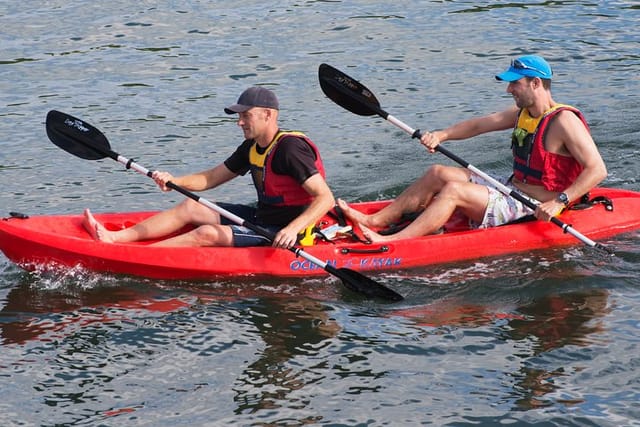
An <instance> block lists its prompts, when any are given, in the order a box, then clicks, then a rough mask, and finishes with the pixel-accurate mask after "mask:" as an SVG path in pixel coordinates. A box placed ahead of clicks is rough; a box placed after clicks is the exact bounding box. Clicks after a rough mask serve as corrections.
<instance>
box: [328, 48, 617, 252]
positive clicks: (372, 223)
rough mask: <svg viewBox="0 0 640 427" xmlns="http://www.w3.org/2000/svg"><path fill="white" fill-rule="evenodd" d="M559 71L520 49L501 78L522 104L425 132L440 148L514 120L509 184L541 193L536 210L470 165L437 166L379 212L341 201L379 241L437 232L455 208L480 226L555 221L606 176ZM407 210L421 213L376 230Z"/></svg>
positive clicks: (427, 141) (425, 141)
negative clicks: (395, 227)
mask: <svg viewBox="0 0 640 427" xmlns="http://www.w3.org/2000/svg"><path fill="white" fill-rule="evenodd" d="M552 76H553V72H552V71H551V66H550V65H549V64H548V63H547V61H545V60H544V59H543V58H542V57H540V56H537V55H525V56H521V57H520V58H518V59H515V60H513V61H512V62H511V65H510V66H509V68H508V69H507V70H506V71H504V72H503V73H500V74H498V75H496V79H497V80H499V81H504V82H507V83H508V84H507V92H508V93H510V94H511V95H512V97H513V100H514V101H515V105H513V106H512V107H510V108H508V109H506V110H504V111H501V112H498V113H493V114H489V115H487V116H483V117H477V118H472V119H469V120H465V121H462V122H459V123H456V124H454V125H452V126H450V127H448V128H446V129H443V130H436V131H433V132H425V133H424V134H423V136H422V138H421V140H420V142H421V143H422V145H424V146H425V147H426V148H427V149H428V150H429V151H430V152H432V153H433V152H435V151H436V147H437V146H438V145H439V144H440V143H442V142H444V141H447V140H460V139H467V138H471V137H474V136H477V135H480V134H483V133H487V132H493V131H499V130H507V129H510V128H513V133H512V136H511V147H512V151H513V173H512V175H511V177H510V178H509V179H508V180H506V181H507V182H505V184H506V185H507V186H511V188H513V189H515V190H516V191H519V192H521V193H522V194H523V195H524V196H526V197H528V198H530V199H531V200H533V201H539V202H540V204H539V205H538V207H537V209H536V211H535V212H532V211H531V210H530V209H529V208H528V207H526V206H524V205H523V204H522V203H520V202H519V201H517V200H515V199H514V198H513V197H510V196H507V195H504V194H502V193H501V192H500V191H498V190H497V189H495V188H493V187H492V186H491V185H490V183H488V182H485V181H484V180H483V179H482V178H481V177H478V176H475V175H473V174H472V173H471V171H470V170H469V169H467V168H460V167H453V166H443V165H435V166H432V167H431V168H430V169H429V170H428V171H427V172H426V173H425V174H424V175H423V176H422V177H421V178H420V179H418V180H417V181H416V182H414V183H413V184H412V185H411V186H409V187H408V188H407V189H405V190H404V191H403V192H402V194H400V195H399V196H398V197H397V198H396V199H395V201H394V202H393V203H391V204H390V205H388V206H387V207H385V208H384V209H382V210H380V211H378V212H376V213H374V214H370V215H365V214H363V213H361V212H359V211H357V210H355V209H352V208H350V207H349V206H348V205H347V204H346V203H345V202H344V201H342V200H338V206H340V207H341V208H342V210H343V211H344V213H345V215H346V216H348V217H350V218H351V219H352V220H353V221H354V222H357V223H358V224H359V225H360V226H361V229H362V231H363V233H364V235H365V237H367V238H368V239H369V240H371V241H376V242H379V241H385V240H391V239H400V238H411V237H417V236H422V235H425V234H431V233H434V232H437V231H438V230H440V229H441V227H442V226H443V225H444V224H445V223H446V222H447V220H448V219H449V217H451V215H452V214H453V213H454V211H456V210H457V211H459V212H462V213H463V214H464V215H465V216H467V217H468V218H469V222H470V225H471V226H473V227H476V228H486V227H494V226H498V225H501V224H505V223H508V222H511V221H515V220H517V219H520V218H522V217H524V216H528V215H531V214H535V216H536V217H537V218H538V219H541V220H544V221H549V220H550V219H551V218H552V217H554V216H556V215H558V214H559V213H560V212H561V211H562V210H563V209H564V208H566V207H568V206H569V204H570V203H571V202H573V201H575V200H578V199H580V198H581V196H583V195H585V194H587V193H588V192H589V190H591V189H592V188H593V187H595V186H596V185H598V184H599V183H600V182H601V181H602V180H603V179H604V178H605V177H606V176H607V169H606V167H605V164H604V162H603V160H602V157H601V156H600V153H599V152H598V148H597V147H596V144H595V143H594V141H593V139H592V138H591V135H590V133H589V128H588V126H587V122H586V121H585V119H584V117H583V116H582V114H581V113H580V111H578V110H577V109H576V108H574V107H571V106H569V105H564V104H558V103H556V102H555V101H554V100H553V98H552V97H551V79H552ZM406 214H413V216H414V217H415V220H413V221H412V222H411V223H410V224H409V225H407V226H406V227H405V228H403V229H402V230H400V231H398V232H396V233H394V234H385V235H383V234H381V233H377V232H375V230H376V229H381V228H384V227H386V226H388V225H389V224H394V223H397V222H398V221H399V220H400V219H401V218H402V217H403V215H406ZM434 250H436V251H437V248H434Z"/></svg>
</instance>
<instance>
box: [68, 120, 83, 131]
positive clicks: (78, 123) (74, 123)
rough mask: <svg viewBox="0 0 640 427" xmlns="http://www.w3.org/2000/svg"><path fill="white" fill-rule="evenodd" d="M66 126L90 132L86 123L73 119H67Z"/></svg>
mask: <svg viewBox="0 0 640 427" xmlns="http://www.w3.org/2000/svg"><path fill="white" fill-rule="evenodd" d="M64 124H65V125H67V126H71V127H72V128H76V129H78V130H80V131H82V132H89V128H87V127H86V126H85V125H84V123H82V121H80V120H78V119H76V120H71V119H65V120H64Z"/></svg>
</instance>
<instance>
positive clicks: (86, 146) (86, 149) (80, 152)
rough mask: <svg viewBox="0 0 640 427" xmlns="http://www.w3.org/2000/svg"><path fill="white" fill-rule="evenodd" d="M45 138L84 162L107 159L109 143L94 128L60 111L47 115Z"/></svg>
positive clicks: (50, 112)
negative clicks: (84, 160)
mask: <svg viewBox="0 0 640 427" xmlns="http://www.w3.org/2000/svg"><path fill="white" fill-rule="evenodd" d="M46 127H47V136H48V137H49V139H50V140H51V142H53V143H54V144H55V145H57V146H58V147H60V148H62V149H63V150H65V151H67V152H69V153H71V154H73V155H75V156H78V157H80V158H81V159H86V160H98V159H103V158H105V157H108V156H109V155H110V152H111V147H110V146H109V141H108V140H107V137H106V136H104V135H103V133H102V132H100V131H99V130H98V129H96V128H95V127H93V126H91V125H90V124H89V123H86V122H84V121H82V120H80V119H77V118H75V117H73V116H70V115H69V114H65V113H62V112H60V111H56V110H51V111H49V113H47V121H46Z"/></svg>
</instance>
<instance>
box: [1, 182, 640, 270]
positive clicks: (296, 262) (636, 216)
mask: <svg viewBox="0 0 640 427" xmlns="http://www.w3.org/2000/svg"><path fill="white" fill-rule="evenodd" d="M591 198H592V200H593V199H596V200H597V199H601V200H605V201H606V202H607V203H598V204H593V205H590V206H588V207H586V208H585V209H580V210H567V211H565V212H563V213H562V215H561V216H560V218H561V219H562V221H564V222H565V223H567V224H570V225H571V226H572V227H573V228H574V229H575V230H578V231H580V232H581V233H582V234H583V235H585V236H587V237H588V238H590V239H594V240H597V239H603V238H608V237H611V236H614V235H617V234H621V233H625V232H630V231H633V230H636V229H640V193H639V192H634V191H629V190H621V189H611V188H596V189H594V190H593V191H592V192H591ZM388 203H390V201H389V200H386V201H372V202H361V203H353V204H351V206H352V207H354V208H356V209H358V210H361V211H363V212H366V213H371V212H375V211H376V210H379V209H381V208H382V207H383V206H385V205H386V204H388ZM154 213H155V212H125V213H96V214H94V215H95V217H96V218H97V219H98V220H99V221H101V222H102V223H103V224H104V225H105V226H106V227H107V228H109V229H112V230H116V229H121V228H124V227H130V226H131V225H133V224H135V223H137V222H140V221H142V220H144V219H145V218H147V217H149V216H150V215H153V214H154ZM82 220H83V217H82V215H80V214H78V215H41V216H29V217H26V215H24V216H23V217H19V216H12V217H8V218H4V219H3V220H2V221H0V250H2V252H4V254H5V255H6V257H7V258H8V259H10V260H11V261H13V262H14V263H16V264H17V265H19V266H20V267H22V268H24V269H25V270H36V269H42V268H48V267H55V268H59V267H62V268H69V267H81V268H84V269H87V270H91V271H96V272H108V273H115V274H125V275H133V276H142V277H148V278H156V279H209V278H214V277H221V276H227V277H228V276H249V275H258V276H260V275H268V276H311V275H325V274H326V271H325V270H324V269H323V268H321V267H318V266H317V265H315V264H313V263H311V262H309V261H307V260H305V259H302V258H300V257H297V256H296V255H295V254H294V253H292V252H290V251H287V250H283V249H275V248H272V247H250V248H226V247H198V248H163V247H154V246H150V243H152V242H149V241H147V242H137V243H126V244H112V243H102V242H97V241H94V240H93V239H92V238H91V237H90V236H89V234H88V233H87V232H86V230H85V229H84V228H83V225H82ZM336 221H337V220H336V218H335V217H334V216H331V215H328V216H326V217H325V218H324V220H323V223H322V226H323V227H328V226H330V225H332V224H335V223H336ZM580 244H581V242H580V241H579V240H577V239H576V238H575V237H574V236H572V235H570V234H567V233H564V232H563V230H562V229H561V228H560V227H558V226H556V225H554V224H552V223H548V222H542V221H537V220H532V221H526V222H520V223H515V224H508V225H503V226H500V227H494V228H488V229H480V230H478V229H469V228H468V226H467V221H466V220H464V218H460V217H456V216H454V217H453V218H452V219H451V220H450V221H449V222H448V223H447V224H446V225H445V227H444V232H443V233H440V234H434V235H428V236H423V237H419V238H412V239H400V240H395V241H390V242H384V244H367V243H363V242H360V241H358V240H357V239H355V238H353V237H352V236H349V235H348V234H345V235H344V236H340V237H339V238H337V239H334V240H331V241H327V240H324V239H320V238H317V239H316V241H315V244H313V245H311V246H305V247H304V250H305V251H306V252H308V253H309V254H312V255H313V256H315V257H317V258H319V259H321V260H323V261H325V262H326V263H327V264H328V265H332V266H334V267H336V268H348V269H352V270H356V271H387V270H403V269H410V268H415V267H422V266H428V265H432V264H440V263H448V262H456V261H463V260H470V259H477V258H481V257H489V256H498V255H504V254H510V253H517V252H524V251H530V250H535V249H543V248H551V247H556V246H570V245H580Z"/></svg>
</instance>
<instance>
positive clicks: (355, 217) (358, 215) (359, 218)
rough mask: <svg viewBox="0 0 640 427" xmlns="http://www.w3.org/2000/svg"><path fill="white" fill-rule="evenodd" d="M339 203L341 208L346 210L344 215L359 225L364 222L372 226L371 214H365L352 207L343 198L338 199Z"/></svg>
mask: <svg viewBox="0 0 640 427" xmlns="http://www.w3.org/2000/svg"><path fill="white" fill-rule="evenodd" d="M337 204H338V206H339V207H340V209H342V212H344V215H345V216H346V217H347V218H348V219H350V220H351V221H353V222H355V223H356V224H358V225H363V224H364V225H369V226H371V224H370V223H369V215H367V214H364V213H362V212H360V211H359V210H357V209H354V208H352V207H351V206H349V205H348V204H347V202H345V201H344V200H342V199H338V200H337Z"/></svg>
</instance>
